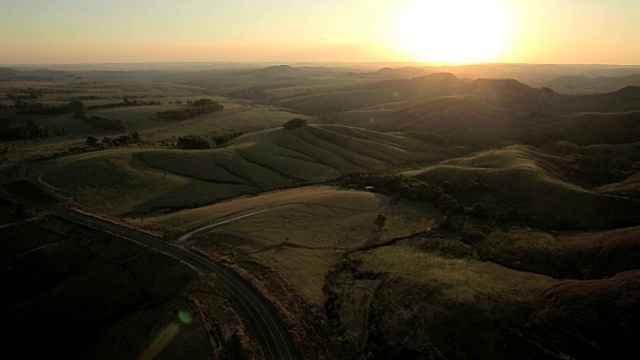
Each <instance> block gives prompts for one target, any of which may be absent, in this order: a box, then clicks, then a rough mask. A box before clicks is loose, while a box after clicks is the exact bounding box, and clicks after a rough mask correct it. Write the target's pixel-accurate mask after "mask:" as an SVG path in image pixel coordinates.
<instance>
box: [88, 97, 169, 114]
mask: <svg viewBox="0 0 640 360" xmlns="http://www.w3.org/2000/svg"><path fill="white" fill-rule="evenodd" d="M151 105H162V103H160V102H159V101H138V100H133V101H131V100H130V97H129V96H127V95H125V96H123V97H122V102H118V103H110V104H103V105H92V106H89V110H95V109H109V108H115V107H126V106H151Z"/></svg>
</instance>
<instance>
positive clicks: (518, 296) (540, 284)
mask: <svg viewBox="0 0 640 360" xmlns="http://www.w3.org/2000/svg"><path fill="white" fill-rule="evenodd" d="M420 241H429V239H424V240H408V241H402V242H399V243H396V244H394V245H391V246H386V247H382V248H378V249H375V250H371V251H367V252H363V253H358V254H357V255H354V259H357V260H361V261H362V268H361V269H362V270H363V271H367V272H384V273H388V274H389V275H391V276H394V277H400V278H402V279H404V280H406V281H409V282H410V283H415V284H431V285H433V286H434V287H436V288H440V289H441V290H442V298H443V300H445V301H451V302H454V303H475V302H476V301H477V300H478V299H479V298H482V297H487V296H490V297H495V298H499V297H503V296H508V297H510V298H512V299H513V300H516V301H522V300H524V299H525V298H527V297H528V296H530V295H531V289H541V288H544V287H546V286H550V285H551V284H553V280H552V279H551V278H549V277H547V276H542V275H537V274H531V273H526V272H520V271H514V270H511V269H508V268H505V267H503V266H500V265H497V264H493V263H487V262H482V261H477V260H473V259H454V258H446V257H442V256H438V255H434V254H431V253H428V252H421V251H419V250H418V248H417V247H416V244H417V243H419V242H420ZM452 241H453V240H452ZM523 284H526V286H522V285H523Z"/></svg>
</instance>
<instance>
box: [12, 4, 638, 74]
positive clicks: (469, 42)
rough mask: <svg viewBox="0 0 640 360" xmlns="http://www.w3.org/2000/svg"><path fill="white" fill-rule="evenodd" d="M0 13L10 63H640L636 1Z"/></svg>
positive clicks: (57, 8) (53, 7) (32, 8)
mask: <svg viewBox="0 0 640 360" xmlns="http://www.w3.org/2000/svg"><path fill="white" fill-rule="evenodd" d="M447 4H449V5H447ZM0 9H1V11H0V63H4V64H19V63H39V64H45V63H47V64H55V63H66V64H78V63H119V62H127V63H129V62H204V61H222V62H227V61H233V62H236V61H238V62H240V61H242V62H395V61H398V62H415V61H421V62H432V63H451V62H463V63H464V62H478V61H480V62H484V61H486V62H515V63H558V64H627V65H637V64H640V41H639V39H640V21H638V20H640V1H639V0H597V1H596V0H447V1H441V0H423V1H420V0H322V1H318V0H310V1H307V0H180V1H161V0H126V1H125V0H55V1H51V0H0Z"/></svg>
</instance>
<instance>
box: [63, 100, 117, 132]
mask: <svg viewBox="0 0 640 360" xmlns="http://www.w3.org/2000/svg"><path fill="white" fill-rule="evenodd" d="M69 104H70V105H71V104H72V106H73V109H74V111H75V114H74V115H73V117H74V118H76V119H80V120H82V121H83V122H84V123H86V124H88V125H89V126H91V127H92V128H93V129H94V130H98V131H111V132H122V131H124V130H125V129H126V128H125V126H124V124H123V123H122V121H120V120H118V119H108V118H103V117H99V116H96V115H91V114H90V113H89V110H88V109H87V107H86V106H85V105H84V103H83V102H82V101H77V100H76V101H72V102H70V103H69Z"/></svg>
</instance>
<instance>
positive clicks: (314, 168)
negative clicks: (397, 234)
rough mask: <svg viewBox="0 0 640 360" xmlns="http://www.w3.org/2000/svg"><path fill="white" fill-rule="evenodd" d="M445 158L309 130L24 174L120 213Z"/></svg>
mask: <svg viewBox="0 0 640 360" xmlns="http://www.w3.org/2000/svg"><path fill="white" fill-rule="evenodd" d="M444 156H445V151H443V149H442V148H441V147H439V146H435V145H431V144H429V143H426V142H422V141H419V140H416V139H412V138H408V137H402V136H396V135H388V134H382V133H376V132H374V131H370V130H363V129H356V128H349V127H344V126H331V125H313V126H306V127H303V128H300V129H296V130H291V131H285V130H283V129H282V128H278V129H272V130H266V131H262V132H257V133H253V134H248V135H245V136H242V137H240V138H237V139H235V140H233V141H232V142H230V143H229V145H228V146H227V147H226V148H223V149H214V150H157V149H156V150H154V149H137V148H128V149H121V150H108V151H101V152H93V153H88V154H81V155H76V156H71V157H65V158H58V159H53V160H49V161H46V162H40V163H36V164H35V165H34V166H33V167H32V168H31V173H32V174H33V176H34V177H39V178H40V181H41V182H43V183H45V184H48V185H50V186H51V187H53V188H54V189H55V190H58V191H60V192H61V193H63V194H67V195H69V196H71V197H72V198H74V199H76V201H78V202H79V203H81V204H84V205H86V206H89V207H92V208H95V209H97V210H99V211H102V212H106V213H109V214H113V215H123V214H139V213H147V212H150V211H158V210H162V209H166V208H180V207H185V206H186V207H188V206H196V205H203V204H208V203H212V202H215V201H218V200H221V199H228V198H232V197H235V196H239V195H244V194H255V193H258V192H261V191H266V190H272V189H277V188H287V187H292V186H298V185H301V184H306V183H310V182H320V181H325V180H329V179H332V178H335V177H337V176H338V175H340V174H342V173H346V172H351V171H360V170H376V169H386V168H397V167H403V166H404V167H407V166H411V165H414V164H417V163H425V162H433V161H436V160H440V159H442V158H443V157H444Z"/></svg>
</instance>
